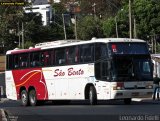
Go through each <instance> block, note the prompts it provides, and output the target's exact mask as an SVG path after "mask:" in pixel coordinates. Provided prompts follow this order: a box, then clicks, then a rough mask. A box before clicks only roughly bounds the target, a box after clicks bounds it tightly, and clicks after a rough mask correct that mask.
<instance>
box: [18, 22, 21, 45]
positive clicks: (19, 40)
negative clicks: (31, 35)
mask: <svg viewBox="0 0 160 121" xmlns="http://www.w3.org/2000/svg"><path fill="white" fill-rule="evenodd" d="M20 35H21V33H20V29H19V21H18V46H19V48H20V47H21V36H20Z"/></svg>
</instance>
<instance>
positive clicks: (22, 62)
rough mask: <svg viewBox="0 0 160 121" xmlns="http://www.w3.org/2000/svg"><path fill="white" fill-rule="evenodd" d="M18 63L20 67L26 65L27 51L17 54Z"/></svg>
mask: <svg viewBox="0 0 160 121" xmlns="http://www.w3.org/2000/svg"><path fill="white" fill-rule="evenodd" d="M19 63H20V64H19V66H20V67H21V68H25V67H28V54H27V53H25V54H20V55H19Z"/></svg>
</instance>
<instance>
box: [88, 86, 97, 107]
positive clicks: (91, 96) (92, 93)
mask: <svg viewBox="0 0 160 121" xmlns="http://www.w3.org/2000/svg"><path fill="white" fill-rule="evenodd" d="M89 104H90V105H96V104H97V94H96V90H95V88H94V87H93V86H91V87H90V89H89Z"/></svg>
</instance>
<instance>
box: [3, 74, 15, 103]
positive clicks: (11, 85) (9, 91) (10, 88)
mask: <svg viewBox="0 0 160 121" xmlns="http://www.w3.org/2000/svg"><path fill="white" fill-rule="evenodd" d="M5 80H6V95H7V98H8V99H12V100H17V96H18V95H17V91H16V86H15V81H14V78H13V74H12V71H6V72H5Z"/></svg>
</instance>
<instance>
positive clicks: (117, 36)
mask: <svg viewBox="0 0 160 121" xmlns="http://www.w3.org/2000/svg"><path fill="white" fill-rule="evenodd" d="M115 23H116V36H117V38H118V26H117V17H115Z"/></svg>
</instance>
